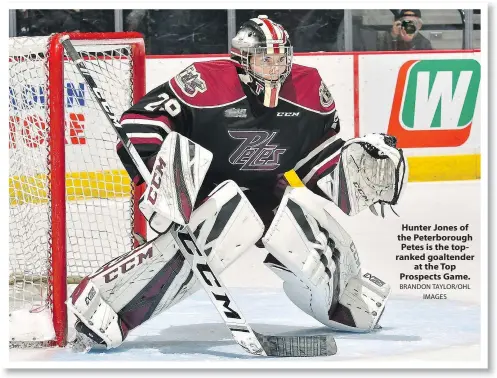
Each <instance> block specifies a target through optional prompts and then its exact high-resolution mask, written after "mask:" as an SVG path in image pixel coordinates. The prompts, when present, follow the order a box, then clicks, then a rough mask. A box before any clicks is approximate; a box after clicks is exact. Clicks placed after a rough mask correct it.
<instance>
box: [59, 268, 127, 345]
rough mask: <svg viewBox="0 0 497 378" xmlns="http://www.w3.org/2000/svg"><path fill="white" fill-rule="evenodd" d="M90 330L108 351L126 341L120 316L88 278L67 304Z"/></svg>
mask: <svg viewBox="0 0 497 378" xmlns="http://www.w3.org/2000/svg"><path fill="white" fill-rule="evenodd" d="M66 303H67V307H68V309H69V311H71V312H72V313H74V314H75V315H76V316H77V317H78V319H79V320H80V321H82V322H83V323H84V324H85V325H86V326H87V327H88V328H89V329H90V330H92V331H93V332H94V333H95V334H96V335H98V336H99V337H100V338H101V339H102V340H103V341H104V342H105V345H106V346H107V348H108V349H110V348H114V347H117V346H119V345H121V343H122V342H123V339H124V335H123V332H122V329H121V327H120V324H119V316H118V315H117V313H116V312H115V311H114V310H113V309H112V307H111V306H110V305H109V304H108V303H107V302H105V301H104V300H103V298H102V297H101V296H100V291H99V289H98V287H97V286H96V285H95V284H94V283H93V282H91V280H90V279H89V278H88V277H87V278H85V280H84V281H83V282H82V283H81V284H80V285H79V286H78V287H77V288H76V290H75V292H73V294H72V295H71V298H69V300H68V301H67V302H66Z"/></svg>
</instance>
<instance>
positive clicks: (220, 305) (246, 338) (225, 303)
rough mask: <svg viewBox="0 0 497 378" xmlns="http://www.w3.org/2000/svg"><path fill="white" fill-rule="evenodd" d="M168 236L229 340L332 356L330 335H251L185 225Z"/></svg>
mask: <svg viewBox="0 0 497 378" xmlns="http://www.w3.org/2000/svg"><path fill="white" fill-rule="evenodd" d="M60 42H61V44H62V45H63V47H64V49H65V50H66V52H67V55H68V56H69V58H70V59H71V60H72V62H73V63H74V64H75V65H76V67H77V69H78V71H79V73H80V74H81V76H82V77H83V79H84V80H85V82H86V83H87V85H88V88H89V89H90V92H91V93H92V95H93V97H94V98H95V100H96V101H97V103H98V104H99V106H100V108H101V109H102V111H103V113H104V114H105V116H106V118H107V120H108V121H109V123H110V124H111V126H112V128H113V129H114V131H115V132H116V134H117V136H118V138H119V139H120V140H121V142H122V143H123V146H124V148H125V149H126V151H127V152H128V154H129V156H130V157H131V159H132V160H133V163H134V164H135V166H136V168H137V169H138V172H139V173H140V175H141V176H142V178H143V180H144V181H145V183H147V185H148V184H149V183H150V181H151V174H150V172H149V170H148V168H147V167H146V166H145V163H144V162H143V160H142V159H141V157H140V155H139V154H138V152H137V151H136V149H135V147H134V146H133V144H132V143H131V141H130V140H129V138H128V137H127V135H125V134H123V135H121V134H120V133H119V131H118V130H119V129H120V128H121V125H120V124H119V121H118V120H117V118H116V115H115V114H114V113H113V112H112V109H111V107H110V105H109V103H108V102H107V101H106V99H105V98H104V97H103V93H102V91H101V90H100V89H99V88H98V86H97V84H96V82H95V80H93V77H92V76H91V74H90V71H89V70H88V68H87V67H86V65H85V62H84V60H83V58H82V57H81V56H80V55H79V53H78V52H77V51H76V49H75V48H74V46H73V45H72V43H71V41H70V38H69V36H68V35H65V36H63V37H61V38H60ZM171 234H172V236H173V238H174V239H175V241H176V243H177V244H178V246H179V249H180V251H181V253H182V254H183V255H184V257H185V260H186V261H187V262H188V264H189V265H190V267H191V268H192V270H193V271H194V273H195V275H196V276H197V278H198V280H199V281H200V282H201V284H202V286H203V288H204V290H205V291H206V292H207V294H208V295H209V298H210V299H211V301H212V303H213V304H214V306H215V307H216V309H217V311H218V312H219V314H220V315H221V317H222V319H223V320H224V322H225V323H226V325H227V327H228V329H229V330H230V331H231V334H232V336H233V339H234V340H235V341H236V342H237V343H238V344H239V345H240V346H241V347H243V348H244V349H245V350H246V351H247V352H249V353H251V354H255V355H260V356H278V357H313V356H329V355H333V354H336V352H337V347H336V343H335V339H334V338H333V336H332V335H304V336H297V335H295V336H271V335H263V334H260V333H258V332H255V331H254V330H253V329H252V327H251V326H250V325H249V324H248V323H247V322H246V320H245V318H244V317H243V315H242V313H241V311H240V310H239V308H238V306H237V305H236V304H235V302H234V300H233V298H232V296H231V294H230V293H229V292H228V290H227V288H226V286H225V285H224V284H223V283H222V281H221V279H220V278H219V277H218V275H217V274H215V273H214V272H213V271H212V270H211V268H210V267H209V264H208V263H207V256H206V255H205V253H204V251H203V250H201V249H200V248H198V246H197V243H196V239H195V236H194V235H193V233H192V232H191V230H190V228H189V227H188V225H181V224H175V223H173V225H172V228H171Z"/></svg>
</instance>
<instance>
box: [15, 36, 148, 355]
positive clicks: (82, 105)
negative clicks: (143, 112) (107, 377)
mask: <svg viewBox="0 0 497 378" xmlns="http://www.w3.org/2000/svg"><path fill="white" fill-rule="evenodd" d="M66 34H68V35H69V36H70V38H71V40H72V43H73V44H74V46H75V48H76V49H77V51H78V52H79V53H80V54H81V56H82V58H83V59H85V63H86V65H87V67H88V69H89V70H90V71H91V74H92V76H93V77H94V78H95V80H96V81H97V83H98V87H99V89H101V90H102V91H103V96H104V98H105V99H107V101H108V102H109V104H110V106H111V107H112V109H113V111H114V113H115V114H116V115H118V116H119V115H120V114H121V113H122V112H124V111H125V110H126V109H128V108H129V107H130V106H131V105H132V104H133V103H134V102H136V101H137V100H139V99H140V98H141V97H142V96H143V95H144V94H145V48H144V43H143V39H142V36H141V34H139V33H134V32H119V33H66ZM62 35H65V34H54V35H51V36H49V37H18V38H10V40H9V100H10V101H9V210H10V214H9V215H10V217H9V218H10V219H9V319H10V324H9V328H10V330H9V331H10V335H9V344H10V346H11V347H14V346H21V347H22V346H40V345H42V346H54V345H58V346H64V345H65V344H66V342H67V332H68V331H67V330H68V313H67V309H66V305H65V301H66V299H67V297H68V284H76V283H78V282H79V281H80V280H81V279H82V278H83V277H85V276H86V275H88V274H90V273H91V272H92V271H94V270H96V269H97V268H99V267H100V266H101V265H103V264H104V263H106V262H108V261H109V260H111V259H112V258H115V257H117V256H119V255H120V254H123V253H125V252H127V251H129V250H130V249H131V248H132V247H133V245H134V244H136V241H135V240H134V239H133V234H134V233H138V234H140V235H142V236H145V231H146V223H145V221H144V218H143V216H142V215H141V213H140V212H139V210H138V207H137V205H138V200H137V199H138V198H139V196H140V195H141V194H142V190H141V189H142V188H140V187H134V185H133V183H132V182H130V179H129V176H128V174H127V173H126V171H125V170H124V167H123V165H122V164H121V162H120V160H119V158H118V156H117V153H116V143H117V136H116V135H115V132H114V131H113V129H112V127H111V126H110V125H109V124H108V121H107V119H106V118H105V115H104V114H103V113H102V111H101V110H100V108H99V106H98V104H97V103H96V102H95V100H94V99H93V97H92V95H91V93H90V92H89V90H88V89H87V88H86V83H84V80H83V78H82V77H81V76H80V74H79V73H78V71H77V69H76V67H75V66H74V65H73V63H72V62H71V61H70V60H69V59H68V58H67V57H66V55H65V52H64V49H63V47H62V45H61V44H60V43H59V39H60V37H61V36H62Z"/></svg>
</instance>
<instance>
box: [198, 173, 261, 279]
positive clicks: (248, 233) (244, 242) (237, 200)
mask: <svg viewBox="0 0 497 378" xmlns="http://www.w3.org/2000/svg"><path fill="white" fill-rule="evenodd" d="M189 226H190V228H191V229H192V230H194V232H193V234H194V236H195V237H196V241H197V244H198V245H199V247H201V248H203V249H204V251H205V253H206V255H207V261H208V262H209V265H210V266H211V268H212V269H213V270H214V272H215V273H220V272H222V271H224V270H225V269H226V268H228V267H229V266H230V265H231V264H232V263H233V262H234V261H235V260H237V259H238V258H239V257H240V255H241V254H242V253H243V252H245V251H247V250H248V249H249V248H250V247H252V246H253V245H254V244H255V243H256V242H257V241H258V240H259V239H260V238H261V236H262V234H263V233H264V224H263V222H262V220H261V218H260V217H259V215H258V214H257V212H256V211H255V209H254V208H253V206H252V204H251V203H250V202H249V200H248V199H247V197H246V196H245V194H244V193H243V191H242V190H241V189H240V187H239V186H238V185H237V184H236V183H235V182H234V181H231V180H228V181H224V182H222V183H221V184H219V185H218V186H217V187H216V188H215V189H214V190H213V191H212V192H211V193H210V194H209V196H208V197H207V200H205V201H204V202H203V203H202V205H201V206H199V208H198V209H197V210H195V213H194V215H193V216H192V219H191V222H190V224H189Z"/></svg>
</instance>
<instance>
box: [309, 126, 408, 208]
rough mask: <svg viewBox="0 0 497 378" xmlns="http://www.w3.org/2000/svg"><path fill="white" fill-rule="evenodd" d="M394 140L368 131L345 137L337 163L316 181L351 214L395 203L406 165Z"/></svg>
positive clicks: (405, 180)
mask: <svg viewBox="0 0 497 378" xmlns="http://www.w3.org/2000/svg"><path fill="white" fill-rule="evenodd" d="M395 145H396V140H395V138H394V137H392V136H388V135H384V134H368V135H366V136H364V137H361V138H353V139H350V140H348V141H347V142H346V143H345V144H344V145H343V147H342V151H341V153H340V160H339V162H338V164H337V165H336V166H335V167H334V169H333V170H331V172H330V173H328V174H327V175H326V176H324V177H323V178H321V179H320V180H318V182H317V185H318V187H319V188H320V189H321V190H322V191H323V192H324V193H325V194H326V195H327V196H328V198H330V199H331V200H332V201H333V202H334V203H335V204H336V205H337V206H338V207H339V208H340V209H341V210H342V211H343V212H344V213H346V214H348V215H355V214H357V213H359V212H361V211H362V210H364V209H365V208H368V207H369V208H370V209H371V211H373V212H374V213H375V214H376V210H374V207H373V206H374V204H376V203H380V204H390V205H395V204H397V203H398V201H399V199H400V197H401V194H402V193H403V188H404V187H405V185H406V183H407V177H408V166H407V162H406V159H405V157H404V155H403V152H402V150H401V149H397V148H396V147H395Z"/></svg>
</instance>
